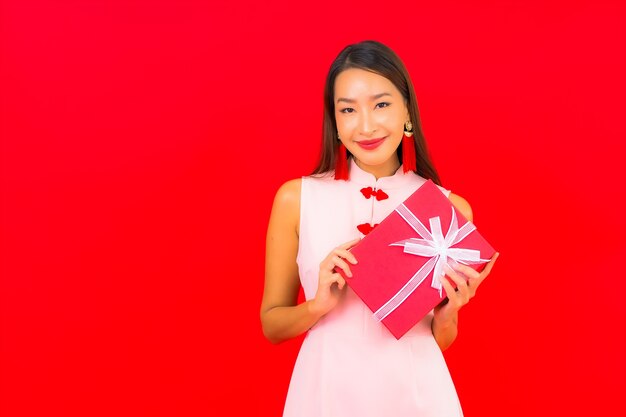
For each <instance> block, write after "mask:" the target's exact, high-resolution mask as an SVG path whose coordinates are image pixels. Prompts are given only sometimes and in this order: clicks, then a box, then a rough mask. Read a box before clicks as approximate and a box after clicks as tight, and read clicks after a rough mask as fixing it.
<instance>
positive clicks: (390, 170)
mask: <svg viewBox="0 0 626 417" xmlns="http://www.w3.org/2000/svg"><path fill="white" fill-rule="evenodd" d="M354 162H355V163H356V165H357V166H358V167H359V168H361V169H362V170H363V171H365V172H368V173H370V174H372V175H373V176H374V177H376V179H379V178H382V177H391V176H392V175H394V174H395V173H396V171H397V170H398V168H400V160H399V159H398V156H397V155H394V156H393V157H391V158H389V159H388V160H387V161H386V162H384V163H382V164H380V165H366V164H363V163H362V162H361V161H359V160H358V159H356V158H354Z"/></svg>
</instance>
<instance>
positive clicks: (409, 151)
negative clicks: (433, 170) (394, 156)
mask: <svg viewBox="0 0 626 417" xmlns="http://www.w3.org/2000/svg"><path fill="white" fill-rule="evenodd" d="M402 170H403V171H404V172H405V173H407V172H409V171H415V170H417V161H416V157H415V144H414V143H413V135H411V136H407V135H406V134H405V135H404V136H402Z"/></svg>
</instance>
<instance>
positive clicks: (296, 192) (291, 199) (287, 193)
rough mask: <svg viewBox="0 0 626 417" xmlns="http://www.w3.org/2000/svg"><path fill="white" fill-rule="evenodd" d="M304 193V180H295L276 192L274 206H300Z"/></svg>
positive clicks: (286, 183)
mask: <svg viewBox="0 0 626 417" xmlns="http://www.w3.org/2000/svg"><path fill="white" fill-rule="evenodd" d="M301 192H302V178H295V179H292V180H289V181H287V182H285V183H284V184H283V185H281V186H280V187H279V188H278V191H276V197H275V198H274V204H279V205H281V206H298V205H299V204H300V194H301Z"/></svg>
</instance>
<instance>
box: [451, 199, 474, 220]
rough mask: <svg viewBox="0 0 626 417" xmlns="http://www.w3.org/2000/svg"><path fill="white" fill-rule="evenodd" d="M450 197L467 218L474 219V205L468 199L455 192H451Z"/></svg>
mask: <svg viewBox="0 0 626 417" xmlns="http://www.w3.org/2000/svg"><path fill="white" fill-rule="evenodd" d="M448 198H449V199H450V202H451V203H452V204H453V205H454V207H456V209H457V210H458V211H460V212H461V214H462V215H463V216H464V217H465V218H466V219H467V220H469V221H473V219H474V215H473V213H472V207H471V206H470V204H469V203H468V202H467V200H466V199H464V198H463V197H461V196H460V195H457V194H454V193H450V195H449V196H448Z"/></svg>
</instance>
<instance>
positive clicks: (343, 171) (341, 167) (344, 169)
mask: <svg viewBox="0 0 626 417" xmlns="http://www.w3.org/2000/svg"><path fill="white" fill-rule="evenodd" d="M335 179H336V180H346V181H347V180H348V152H347V150H346V147H345V146H344V144H343V143H339V150H338V152H337V160H336V163H335Z"/></svg>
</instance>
